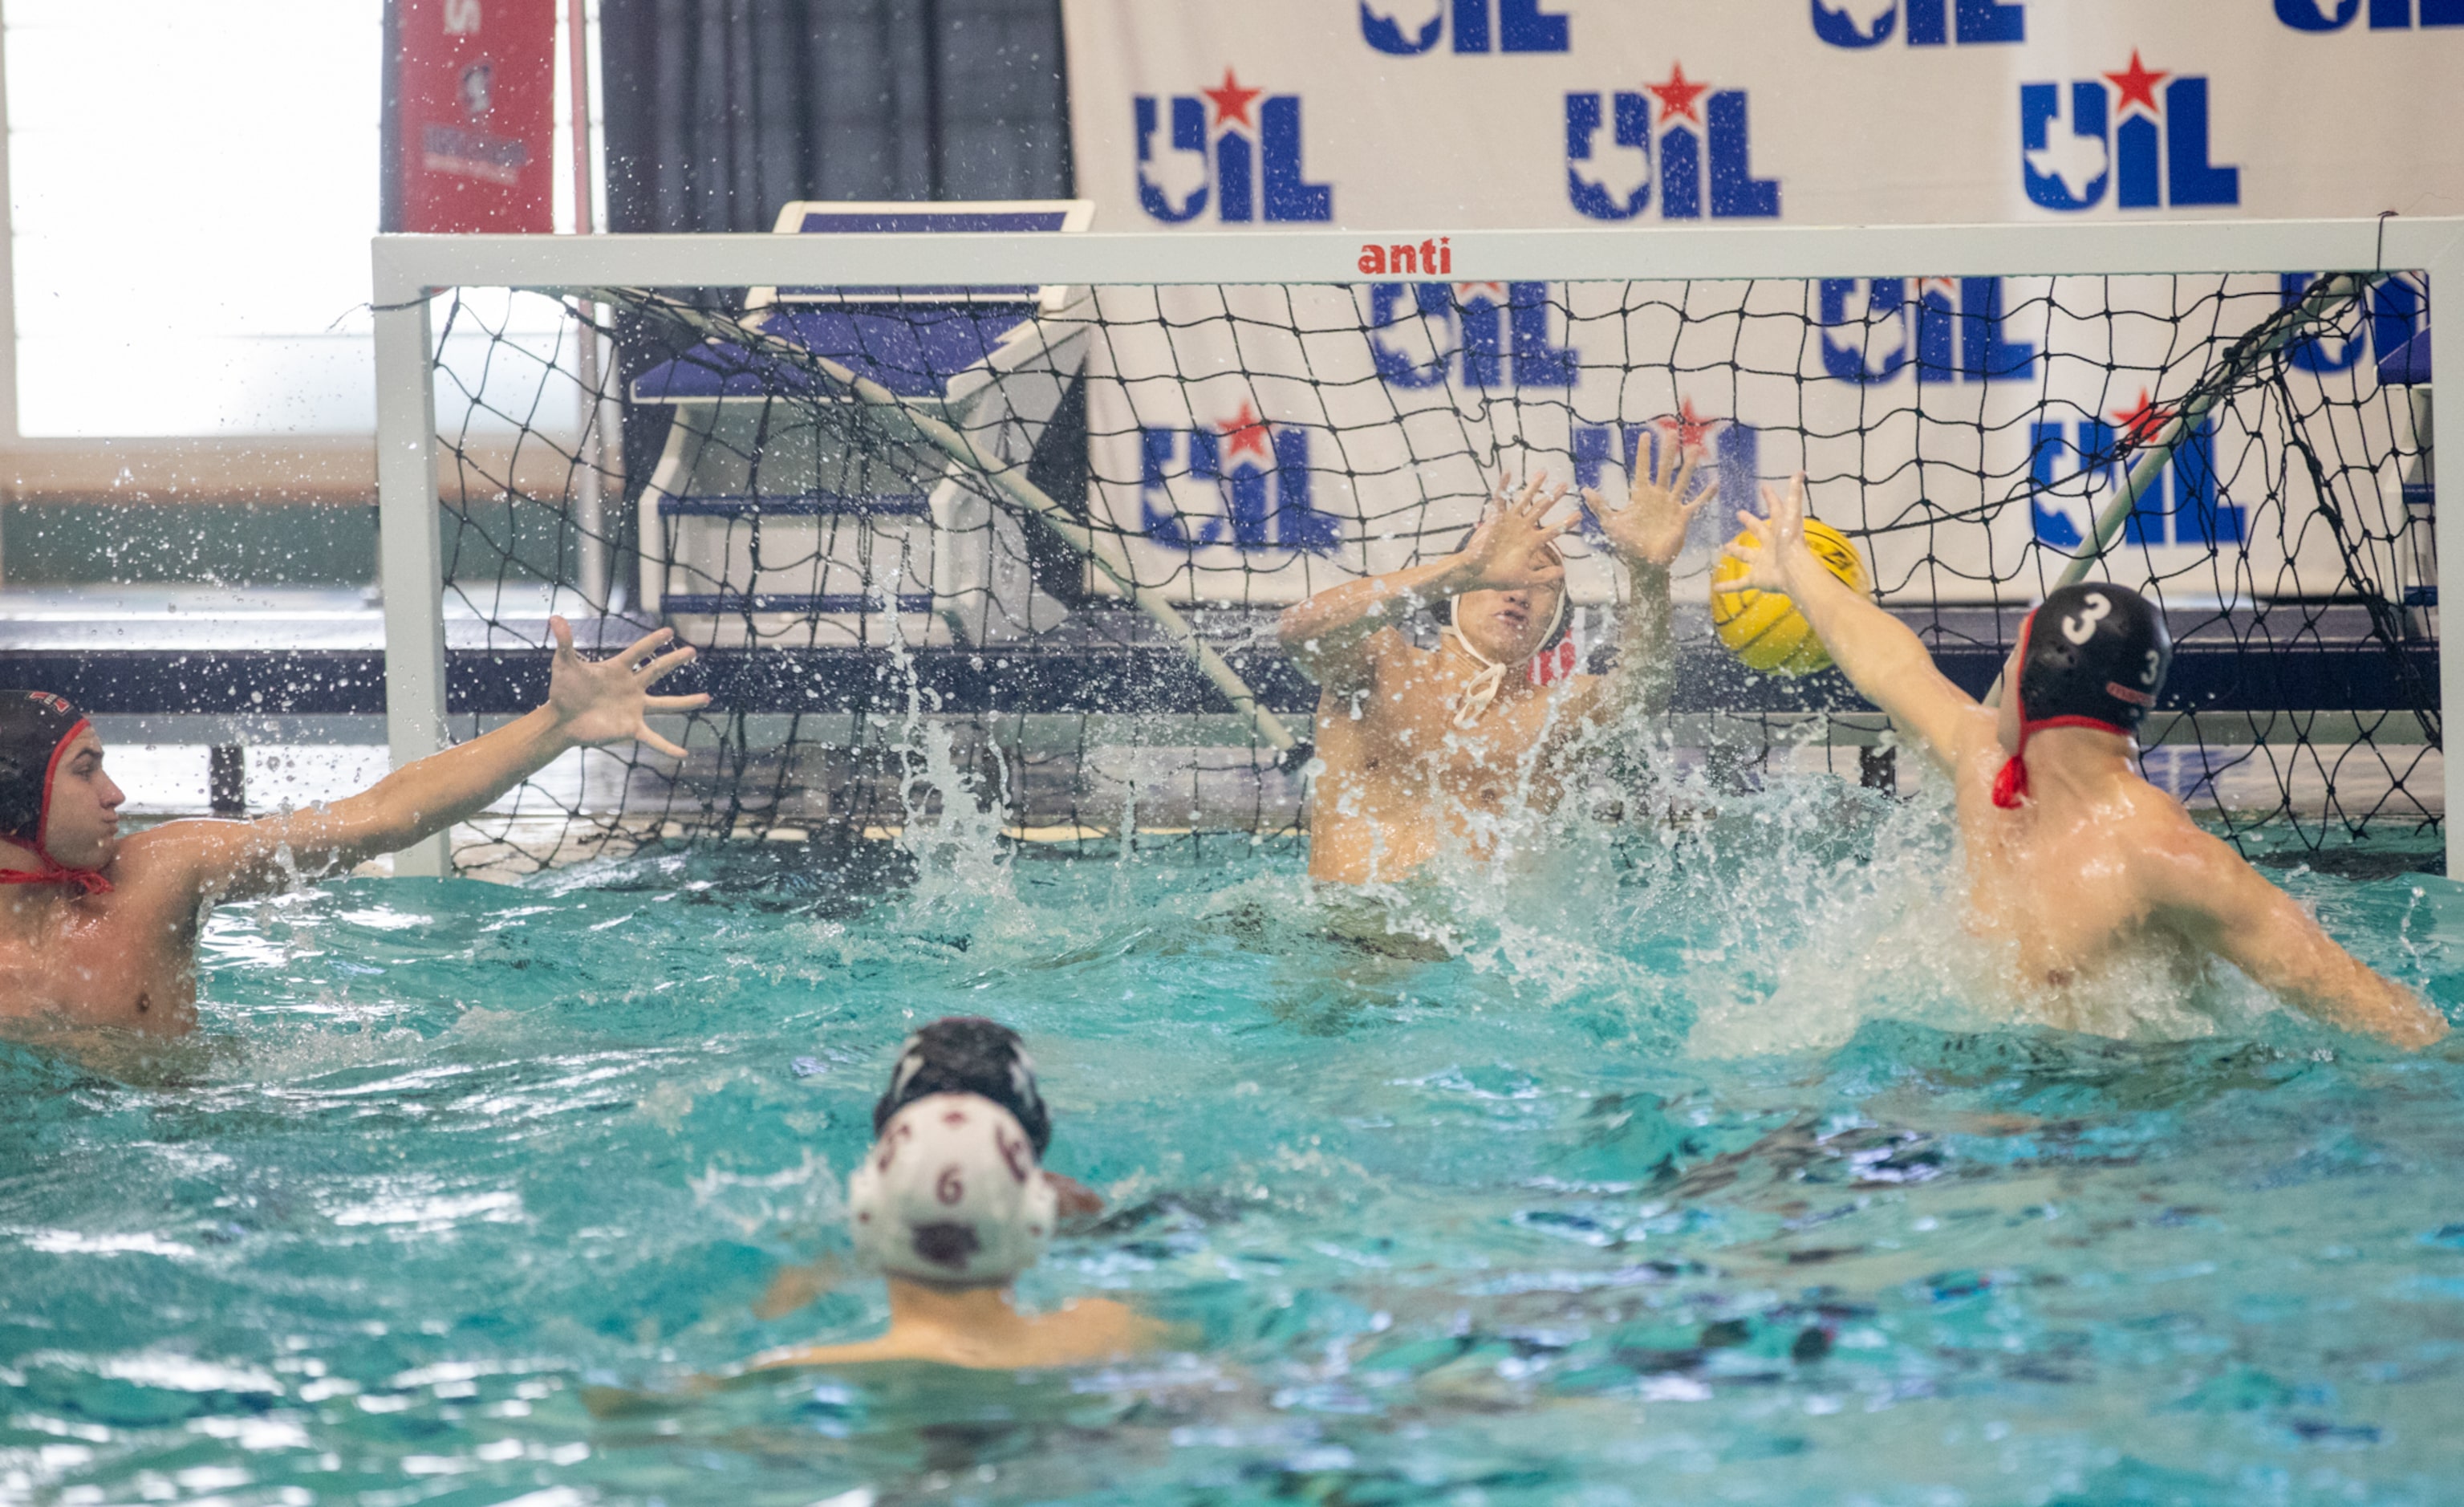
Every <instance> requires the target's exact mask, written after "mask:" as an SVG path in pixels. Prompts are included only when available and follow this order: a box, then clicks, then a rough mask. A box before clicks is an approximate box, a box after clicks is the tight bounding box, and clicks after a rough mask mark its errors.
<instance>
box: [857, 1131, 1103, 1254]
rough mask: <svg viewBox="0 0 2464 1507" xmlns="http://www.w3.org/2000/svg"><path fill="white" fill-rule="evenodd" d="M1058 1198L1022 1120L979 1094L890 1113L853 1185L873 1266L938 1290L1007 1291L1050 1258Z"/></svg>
mask: <svg viewBox="0 0 2464 1507" xmlns="http://www.w3.org/2000/svg"><path fill="white" fill-rule="evenodd" d="M1057 1206H1058V1199H1057V1196H1056V1195H1055V1193H1054V1191H1053V1187H1052V1185H1051V1183H1050V1182H1048V1181H1047V1180H1046V1179H1045V1176H1044V1171H1043V1168H1042V1166H1041V1164H1040V1163H1038V1161H1037V1158H1036V1153H1035V1147H1034V1145H1033V1143H1032V1142H1030V1141H1029V1140H1028V1139H1027V1133H1026V1128H1025V1127H1024V1126H1023V1125H1022V1124H1020V1123H1019V1120H1018V1117H1017V1116H1015V1115H1012V1114H1011V1113H1010V1112H1009V1111H1008V1110H1006V1109H1004V1108H1002V1107H1001V1105H999V1104H996V1103H994V1102H993V1101H992V1100H991V1099H988V1098H985V1097H981V1096H980V1095H975V1094H928V1095H926V1096H924V1097H921V1098H917V1099H915V1100H913V1101H912V1102H910V1103H908V1104H907V1105H906V1106H905V1107H903V1108H901V1109H899V1110H898V1111H896V1112H895V1113H894V1114H892V1115H891V1116H890V1118H889V1119H888V1121H887V1122H886V1123H885V1124H884V1125H883V1127H882V1131H881V1135H880V1137H879V1139H877V1140H876V1141H874V1142H873V1145H872V1149H871V1150H870V1151H869V1152H868V1153H867V1154H866V1156H865V1159H864V1163H863V1164H862V1165H861V1166H859V1167H857V1168H856V1170H855V1176H854V1177H852V1178H851V1179H849V1180H848V1183H847V1222H848V1226H849V1228H850V1230H851V1231H852V1233H853V1234H854V1237H855V1252H856V1255H857V1257H858V1258H859V1259H861V1260H863V1261H864V1262H865V1263H866V1264H868V1265H869V1266H871V1267H873V1268H875V1269H877V1270H879V1271H881V1272H882V1273H884V1274H888V1275H891V1276H894V1277H903V1278H905V1279H906V1280H908V1281H911V1282H921V1283H924V1284H926V1285H927V1286H931V1287H940V1288H970V1287H1005V1286H1007V1285H1008V1284H1009V1283H1010V1282H1011V1281H1012V1280H1013V1279H1015V1278H1016V1277H1017V1275H1018V1274H1020V1273H1021V1272H1023V1271H1025V1270H1026V1269H1027V1268H1028V1267H1031V1266H1033V1265H1035V1263H1036V1262H1037V1261H1038V1260H1041V1259H1042V1258H1043V1255H1044V1249H1045V1246H1046V1245H1047V1244H1049V1243H1050V1242H1051V1239H1052V1227H1053V1223H1054V1221H1055V1219H1056V1218H1058V1207H1057Z"/></svg>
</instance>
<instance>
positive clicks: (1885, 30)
mask: <svg viewBox="0 0 2464 1507" xmlns="http://www.w3.org/2000/svg"><path fill="white" fill-rule="evenodd" d="M2278 3H2280V4H2290V3H2295V0H2278ZM1945 9H1946V7H1945V4H1944V0H1906V4H1905V5H1904V6H1903V5H1902V4H1901V0H1837V3H1833V4H1826V3H1825V0H1814V34H1815V36H1818V37H1820V38H1821V39H1822V40H1824V41H1826V42H1828V43H1830V44H1831V45H1832V46H1834V47H1880V46H1881V45H1882V44H1883V43H1884V42H1887V41H1889V40H1890V39H1891V33H1893V32H1895V31H1897V30H1899V23H1900V18H1901V15H1902V13H1903V11H1904V12H1905V14H1906V17H1907V23H1908V24H1907V29H1906V32H1905V33H1903V34H1905V35H1906V37H1907V39H1908V45H1909V46H1910V47H1940V46H1942V45H1943V44H1944V43H1945V42H1948V41H1953V40H1956V41H1957V42H1958V43H1959V45H1960V46H1962V47H1970V46H1974V45H1975V44H1977V43H1979V42H2024V41H2026V40H2027V39H2028V8H2027V7H2026V6H2025V5H2021V4H2003V3H2000V0H1955V3H1954V4H1952V5H1951V6H1949V7H1948V10H1949V11H1950V14H1949V16H1948V17H1947V20H1948V21H1949V23H1950V24H1949V25H1945V24H1944V23H1945V20H1946V17H1945V15H1944V11H1945Z"/></svg>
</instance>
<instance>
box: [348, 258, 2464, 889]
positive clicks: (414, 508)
mask: <svg viewBox="0 0 2464 1507" xmlns="http://www.w3.org/2000/svg"><path fill="white" fill-rule="evenodd" d="M1437 234H1438V233H1435V232H1430V233H1420V232H1415V233H1412V234H1411V235H1410V236H1408V237H1407V236H1405V235H1403V234H1402V233H1397V232H1386V233H1371V232H1358V233H1346V232H1334V231H1306V232H1298V231H1296V232H1280V233H1187V234H1177V233H1172V234H1157V233H1100V232H1098V233H1083V234H1071V235H1009V234H944V233H933V234H868V233H847V234H832V235H780V234H719V235H591V236H564V235H559V236H531V235H467V236H426V235H380V236H377V237H376V238H375V240H374V243H373V248H372V254H373V262H374V299H373V303H374V309H375V316H374V325H375V363H376V382H377V453H378V465H377V485H378V497H379V512H380V539H381V548H382V568H381V584H382V587H383V591H384V600H385V698H386V702H385V704H386V731H387V742H388V743H389V745H390V752H391V756H392V759H393V762H394V764H395V765H396V766H397V767H399V766H400V765H403V764H406V763H408V762H409V761H411V760H414V759H417V758H420V757H423V756H425V755H427V754H429V753H431V752H434V751H435V750H437V749H438V748H439V747H441V746H443V745H444V742H445V741H446V736H447V734H446V722H445V717H444V712H445V664H446V655H445V635H444V610H443V589H444V582H443V577H442V563H441V559H440V551H439V528H438V507H439V501H438V485H437V483H438V453H439V441H438V439H437V435H436V422H435V414H436V405H435V392H434V366H433V356H434V334H433V329H432V324H431V319H430V305H429V299H430V297H431V296H432V295H435V294H437V293H440V292H443V291H446V290H450V289H453V288H461V287H473V288H519V289H535V290H581V289H595V288H707V287H744V288H752V287H765V286H781V285H803V286H823V285H836V286H842V287H847V286H861V287H882V288H924V287H946V286H953V285H995V284H999V285H1016V284H1053V285H1072V286H1081V287H1085V286H1105V285H1173V284H1223V285H1238V284H1317V285H1328V284H1352V283H1359V282H1362V281H1364V280H1367V279H1364V277H1363V276H1362V274H1361V272H1360V271H1359V268H1360V266H1361V265H1362V264H1363V263H1362V254H1363V252H1364V249H1365V248H1366V247H1367V246H1369V245H1370V243H1372V242H1375V243H1378V244H1381V245H1382V244H1384V243H1386V242H1390V241H1392V242H1397V243H1401V242H1404V241H1406V240H1409V241H1411V242H1414V243H1418V242H1419V241H1422V240H1429V239H1434V238H1435V237H1436V235H1437ZM1444 234H1445V236H1446V238H1447V243H1448V246H1449V248H1450V253H1451V261H1450V264H1449V265H1448V267H1447V269H1446V273H1445V277H1446V278H1447V280H1456V279H1472V280H1478V281H1483V282H1485V281H1492V280H1493V281H1496V282H1499V283H1505V282H1508V281H1529V280H1539V281H1548V282H1584V281H1594V280H1598V281H1638V280H1646V281H1659V280H1669V281H1675V280H1686V279H1741V278H1773V279H1791V280H1804V279H1818V278H1840V277H1875V276H1877V275H1881V274H1910V273H1917V272H1923V273H1925V274H1927V275H1929V276H1939V277H1993V276H2037V277H2045V276H2129V275H2166V274H2177V275H2199V274H2236V273H2252V272H2265V271H2273V270H2279V269H2306V270H2310V271H2314V272H2358V273H2369V272H2379V271H2385V272H2398V271H2414V272H2421V273H2424V274H2426V275H2427V277H2429V279H2430V286H2431V289H2432V290H2433V292H2434V293H2439V294H2446V295H2447V296H2448V297H2449V298H2450V299H2457V300H2459V301H2464V218H2422V219H2404V218H2395V217H2390V218H2387V219H2384V220H2284V221H2261V222H2246V223H2168V222H2152V223H2141V224H2130V223H2121V222H2112V223H2070V224H2058V225H2010V226H1895V227H1881V226H1858V227H1838V228H1806V229H1779V228H1753V229H1729V228H1706V229H1687V230H1618V229H1602V230H1568V231H1454V232H1446V233H1444ZM2451 289H2452V290H2458V291H2457V292H2453V293H2450V292H2449V291H2448V290H2451ZM2450 344H2454V341H2453V339H2451V341H2450ZM2449 360H2450V362H2451V364H2453V363H2454V362H2456V360H2457V356H2456V355H2455V354H2453V353H2451V355H2450V357H2449ZM2430 412H2431V420H2432V422H2431V431H2432V432H2436V431H2439V430H2443V431H2445V432H2447V433H2448V434H2450V435H2464V378H2455V377H2451V378H2450V380H2449V381H2448V382H2447V383H2445V384H2444V385H2443V387H2442V386H2439V385H2436V384H2433V385H2432V386H2431V405H2430ZM2425 448H2426V442H2425ZM2434 540H2435V543H2436V549H2437V559H2438V581H2437V586H2438V587H2439V590H2440V595H2441V597H2442V598H2444V597H2447V596H2448V595H2449V594H2450V593H2454V592H2459V591H2464V507H2454V506H2451V507H2449V508H2447V509H2445V510H2442V511H2440V512H2439V513H2438V514H2437V515H2436V523H2435V528H2434ZM2439 696H2440V704H2441V705H2442V706H2447V707H2453V706H2459V705H2464V655H2447V654H2442V655H2441V657H2440V665H2439ZM2444 779H2445V794H2446V809H2447V811H2448V812H2450V813H2451V816H2452V815H2453V813H2459V812H2464V759H2451V760H2448V761H2447V762H2446V765H2445V775H2444ZM2446 841H2447V852H2448V860H2449V872H2450V873H2464V831H2459V829H2458V826H2457V825H2456V824H2455V823H2454V822H2453V820H2451V823H2450V825H2449V827H2448V829H2447V838H2446ZM396 872H397V873H398V874H402V875H441V874H444V873H447V872H450V871H449V866H448V862H447V854H446V845H445V839H444V837H443V836H441V835H440V836H439V837H437V838H433V839H430V840H429V842H427V843H425V844H423V845H421V846H420V847H419V848H418V849H415V850H412V851H409V852H406V853H403V854H401V855H400V857H399V858H398V859H397V862H396Z"/></svg>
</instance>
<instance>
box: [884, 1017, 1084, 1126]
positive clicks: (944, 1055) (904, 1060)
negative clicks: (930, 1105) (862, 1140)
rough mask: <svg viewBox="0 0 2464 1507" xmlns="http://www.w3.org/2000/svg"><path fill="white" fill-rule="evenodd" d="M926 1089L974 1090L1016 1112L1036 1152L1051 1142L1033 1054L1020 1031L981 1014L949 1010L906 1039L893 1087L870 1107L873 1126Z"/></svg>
mask: <svg viewBox="0 0 2464 1507" xmlns="http://www.w3.org/2000/svg"><path fill="white" fill-rule="evenodd" d="M928 1094H975V1095H979V1096H980V1097H984V1098H988V1099H991V1100H992V1101H993V1102H994V1103H996V1104H999V1105H1000V1106H1001V1108H1003V1109H1005V1110H1008V1111H1009V1112H1010V1113H1011V1114H1012V1115H1015V1116H1017V1117H1018V1123H1019V1126H1020V1128H1021V1129H1023V1130H1024V1131H1025V1132H1026V1139H1027V1140H1028V1141H1032V1142H1033V1143H1034V1145H1035V1154H1036V1155H1037V1156H1038V1157H1042V1156H1043V1155H1044V1148H1045V1146H1048V1145H1050V1144H1051V1143H1052V1117H1051V1116H1050V1115H1049V1114H1047V1113H1046V1112H1045V1108H1044V1096H1043V1095H1041V1094H1039V1093H1037V1092H1036V1088H1035V1059H1034V1058H1032V1057H1030V1056H1028V1055H1027V1054H1026V1043H1025V1042H1024V1041H1023V1040H1022V1039H1021V1038H1020V1036H1019V1033H1018V1032H1017V1031H1012V1030H1010V1029H1009V1028H1008V1027H1007V1026H1004V1025H1002V1024H1001V1022H999V1021H997V1020H986V1019H984V1018H983V1017H982V1016H981V1015H947V1016H944V1017H942V1018H941V1019H939V1020H936V1021H935V1022H934V1023H933V1024H931V1025H930V1026H927V1027H925V1028H924V1029H923V1030H922V1031H917V1032H916V1033H915V1034H913V1035H912V1036H910V1037H908V1038H907V1044H906V1045H905V1046H903V1047H901V1048H900V1049H899V1050H898V1066H897V1067H896V1068H894V1069H892V1070H891V1075H890V1090H889V1092H888V1093H885V1094H883V1095H882V1096H881V1101H880V1102H879V1103H877V1104H875V1105H873V1106H872V1131H873V1134H874V1135H876V1136H877V1135H879V1134H881V1127H882V1126H884V1125H886V1124H888V1123H890V1117H891V1116H892V1115H895V1114H897V1113H898V1112H899V1111H900V1110H901V1109H904V1108H905V1107H906V1106H907V1105H909V1104H911V1103H913V1101H915V1100H916V1099H919V1098H922V1097H925V1096H926V1095H928Z"/></svg>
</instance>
